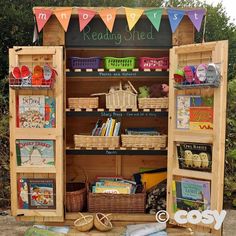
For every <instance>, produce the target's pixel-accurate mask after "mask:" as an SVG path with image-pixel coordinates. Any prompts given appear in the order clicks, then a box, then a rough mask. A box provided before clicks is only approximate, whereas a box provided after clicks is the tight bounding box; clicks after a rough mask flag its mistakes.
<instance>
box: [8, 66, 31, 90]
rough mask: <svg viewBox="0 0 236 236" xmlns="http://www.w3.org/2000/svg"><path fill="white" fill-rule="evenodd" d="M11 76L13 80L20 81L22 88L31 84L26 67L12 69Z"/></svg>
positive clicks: (29, 74) (29, 73)
mask: <svg viewBox="0 0 236 236" xmlns="http://www.w3.org/2000/svg"><path fill="white" fill-rule="evenodd" d="M12 75H13V77H14V78H15V80H17V81H21V85H22V86H24V85H29V84H31V72H30V70H29V67H28V66H26V65H23V66H21V68H20V67H18V66H16V67H14V68H13V70H12Z"/></svg>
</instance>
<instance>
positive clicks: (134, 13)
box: [125, 7, 143, 30]
mask: <svg viewBox="0 0 236 236" xmlns="http://www.w3.org/2000/svg"><path fill="white" fill-rule="evenodd" d="M125 14H126V19H127V22H128V26H129V30H132V29H133V27H134V26H135V24H136V23H137V22H138V20H139V18H140V17H141V15H142V14H143V10H142V9H133V8H128V7H125Z"/></svg>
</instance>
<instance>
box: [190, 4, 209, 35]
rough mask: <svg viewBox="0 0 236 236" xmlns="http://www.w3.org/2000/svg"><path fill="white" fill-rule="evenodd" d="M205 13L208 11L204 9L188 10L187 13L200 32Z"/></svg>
mask: <svg viewBox="0 0 236 236" xmlns="http://www.w3.org/2000/svg"><path fill="white" fill-rule="evenodd" d="M205 14H206V11H205V10H204V9H198V10H189V11H187V15H188V17H189V19H190V20H191V21H192V23H193V25H194V26H195V28H196V30H197V31H198V32H199V31H200V29H201V25H202V20H203V17H204V15H205Z"/></svg>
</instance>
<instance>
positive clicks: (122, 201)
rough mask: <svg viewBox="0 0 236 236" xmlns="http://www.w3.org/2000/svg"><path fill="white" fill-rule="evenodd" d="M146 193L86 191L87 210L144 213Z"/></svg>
mask: <svg viewBox="0 0 236 236" xmlns="http://www.w3.org/2000/svg"><path fill="white" fill-rule="evenodd" d="M145 204H146V193H145V192H143V193H135V194H111V193H91V192H89V193H88V211H89V212H104V213H110V212H114V213H144V212H145Z"/></svg>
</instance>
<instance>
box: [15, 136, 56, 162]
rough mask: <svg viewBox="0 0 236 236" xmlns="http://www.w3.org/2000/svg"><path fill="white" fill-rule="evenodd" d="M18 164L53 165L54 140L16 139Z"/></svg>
mask: <svg viewBox="0 0 236 236" xmlns="http://www.w3.org/2000/svg"><path fill="white" fill-rule="evenodd" d="M16 154H17V165H18V166H53V165H55V160H54V141H53V140H21V139H18V140H16Z"/></svg>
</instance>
